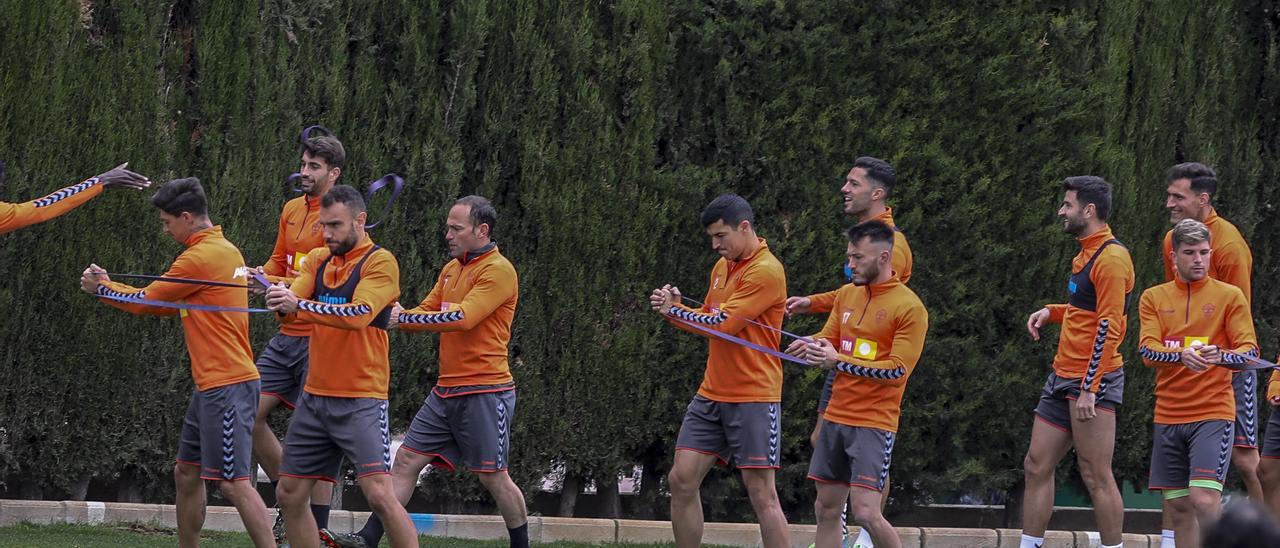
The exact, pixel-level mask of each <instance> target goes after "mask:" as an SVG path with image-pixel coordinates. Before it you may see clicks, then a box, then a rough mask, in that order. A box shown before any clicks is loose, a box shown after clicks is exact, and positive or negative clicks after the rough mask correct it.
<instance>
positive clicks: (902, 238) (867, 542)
mask: <svg viewBox="0 0 1280 548" xmlns="http://www.w3.org/2000/svg"><path fill="white" fill-rule="evenodd" d="M897 184H898V172H897V171H896V170H894V168H893V166H892V165H890V164H889V162H886V161H884V160H881V159H879V158H873V157H871V156H860V157H858V158H857V159H855V160H854V161H853V167H852V168H850V169H849V173H847V174H846V175H845V178H844V185H843V186H841V187H840V195H841V197H842V198H843V200H844V202H843V210H844V214H845V215H849V216H851V217H853V218H854V220H855V222H856V223H865V222H869V221H873V220H874V221H880V222H882V223H884V224H886V225H888V226H889V228H891V229H893V261H892V264H891V266H892V268H893V272H894V273H895V275H896V276H897V278H898V280H899V281H901V282H902V283H903V284H906V283H907V282H908V281H909V280H911V272H912V268H913V265H914V258H913V257H912V254H911V246H910V245H908V244H907V237H906V235H905V234H903V232H902V230H900V229H898V227H897V225H895V224H894V221H893V208H891V207H889V206H887V205H885V200H886V199H888V198H889V197H890V196H892V195H893V188H894V186H896V185H897ZM838 291H839V290H838V289H836V290H831V291H828V292H826V293H819V294H815V295H809V296H806V297H787V315H788V316H789V315H791V314H822V313H826V312H830V311H831V309H832V307H833V306H834V305H835V300H836V293H837V292H838ZM835 380H836V372H835V370H831V371H830V372H829V373H827V380H826V382H825V383H824V384H823V385H822V393H821V394H820V395H819V396H818V420H816V421H814V423H813V432H812V433H811V434H809V444H810V445H812V446H813V447H817V445H818V433H819V432H821V431H822V423H823V421H822V413H823V412H824V411H826V409H827V403H828V402H829V401H830V400H831V389H832V386H833V385H834V384H835ZM881 500H882V502H881V504H880V509H881V510H882V511H883V510H884V501H888V500H889V480H888V479H887V478H886V479H885V485H884V490H883V491H882V492H881ZM852 546H853V548H871V547H872V546H874V544H873V543H872V541H871V534H870V533H869V532H868V531H867V530H866V529H863V530H861V531H859V532H858V537H857V539H856V540H854V542H853V544H852Z"/></svg>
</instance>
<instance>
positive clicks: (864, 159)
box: [853, 156, 898, 197]
mask: <svg viewBox="0 0 1280 548" xmlns="http://www.w3.org/2000/svg"><path fill="white" fill-rule="evenodd" d="M853 167H855V168H857V167H860V168H862V169H865V170H866V171H867V180H869V181H871V182H872V183H875V184H876V185H879V186H880V188H883V189H884V194H885V197H888V196H890V195H892V194H893V185H895V184H897V183H898V172H897V171H896V170H894V169H893V166H892V165H889V162H886V161H884V160H881V159H879V158H873V157H871V156H859V157H858V159H856V160H854V161H853Z"/></svg>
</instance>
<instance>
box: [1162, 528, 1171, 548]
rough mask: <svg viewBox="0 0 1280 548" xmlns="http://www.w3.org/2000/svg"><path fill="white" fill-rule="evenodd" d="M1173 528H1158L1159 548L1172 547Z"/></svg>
mask: <svg viewBox="0 0 1280 548" xmlns="http://www.w3.org/2000/svg"><path fill="white" fill-rule="evenodd" d="M1173 547H1174V545H1173V529H1161V530H1160V548H1173Z"/></svg>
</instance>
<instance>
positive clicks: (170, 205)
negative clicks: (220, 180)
mask: <svg viewBox="0 0 1280 548" xmlns="http://www.w3.org/2000/svg"><path fill="white" fill-rule="evenodd" d="M151 205H154V206H156V207H157V208H159V209H160V211H163V212H165V213H168V214H170V215H173V216H174V217H177V216H178V215H182V212H184V211H186V212H188V213H190V214H192V215H195V216H197V217H204V216H206V215H208V214H209V197H208V196H206V195H205V193H204V187H203V186H201V185H200V179H197V178H195V177H187V178H185V179H174V180H172V181H169V182H167V183H165V184H163V185H160V188H159V189H157V190H156V193H155V194H154V195H152V196H151Z"/></svg>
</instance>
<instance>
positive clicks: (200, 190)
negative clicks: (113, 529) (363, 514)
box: [80, 177, 275, 547]
mask: <svg viewBox="0 0 1280 548" xmlns="http://www.w3.org/2000/svg"><path fill="white" fill-rule="evenodd" d="M151 203H152V204H153V205H155V206H156V209H159V210H160V222H161V224H162V225H163V226H164V231H165V232H166V233H168V234H169V235H170V236H173V239H175V240H177V241H178V242H180V243H181V244H182V245H183V246H185V249H183V250H182V253H181V254H179V255H178V258H177V259H174V261H173V264H172V265H170V266H169V268H168V270H167V271H165V273H164V277H165V278H167V279H166V280H159V281H155V282H153V283H151V284H150V285H148V286H147V287H145V288H136V287H130V286H128V285H125V284H122V283H119V282H113V281H111V279H110V278H108V277H107V271H106V270H104V269H102V268H101V267H99V266H98V265H96V264H95V265H89V268H87V269H85V271H84V274H83V275H82V277H81V278H80V288H81V289H82V290H84V291H85V292H86V293H90V294H94V295H99V296H101V297H110V298H116V299H130V300H139V301H152V302H166V303H183V304H184V306H185V305H191V306H196V307H225V308H228V309H232V310H207V309H206V310H187V309H185V308H169V307H161V306H156V305H152V304H145V303H142V302H122V301H119V300H108V299H105V298H104V299H103V302H106V303H107V304H110V305H111V306H114V307H116V308H119V309H121V310H124V311H126V312H130V313H133V314H148V315H157V316H179V317H180V318H181V319H182V335H183V338H184V339H185V340H186V343H187V354H188V355H189V356H190V357H191V377H192V379H193V380H194V381H195V385H196V386H195V390H193V391H192V393H191V402H190V404H189V405H188V406H187V414H186V417H185V418H184V419H183V426H182V434H181V436H180V439H179V441H178V458H177V465H176V466H174V469H173V483H174V487H175V490H176V491H177V497H176V500H175V501H174V502H175V506H176V508H177V509H176V512H177V521H178V545H179V546H184V547H185V546H197V545H199V544H200V529H201V528H202V527H203V526H204V514H205V482H206V481H209V482H214V484H215V485H217V486H218V490H219V491H221V492H222V496H223V497H225V498H226V499H227V500H229V501H231V503H232V504H234V505H235V507H236V511H237V512H239V513H240V519H241V521H243V522H244V526H245V529H246V530H247V531H248V532H249V536H250V538H252V539H253V542H254V544H255V545H257V546H274V545H275V542H273V541H272V538H271V526H270V524H269V523H268V522H267V507H266V506H265V505H263V503H262V497H260V496H259V495H258V492H257V491H256V490H254V488H253V485H251V484H250V483H249V477H250V476H249V475H250V473H251V472H250V468H249V460H250V459H249V455H250V451H252V448H251V440H252V437H251V432H253V417H254V413H255V411H256V410H257V407H258V370H257V369H256V368H254V366H253V350H252V349H250V347H249V314H248V313H246V312H245V311H244V309H245V308H246V307H248V306H249V293H248V290H247V289H245V288H240V287H234V285H235V284H239V283H243V282H244V274H243V271H244V268H245V265H244V257H243V256H242V255H241V254H240V250H239V249H237V248H236V246H235V244H232V243H231V242H230V241H228V240H227V239H226V237H224V236H223V235H222V227H221V226H216V225H214V224H213V222H212V221H211V220H210V219H209V200H208V198H207V197H206V195H205V192H204V187H203V186H201V185H200V181H199V180H198V179H196V178H194V177H191V178H187V179H177V180H173V181H169V182H168V183H165V184H164V186H161V187H160V189H159V190H158V191H156V194H155V196H153V197H152V198H151ZM173 278H187V279H197V280H209V281H212V282H214V283H215V284H217V285H214V284H191V283H175V282H172V281H169V280H168V279H173Z"/></svg>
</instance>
